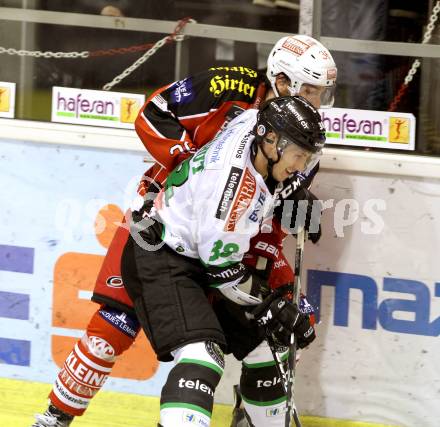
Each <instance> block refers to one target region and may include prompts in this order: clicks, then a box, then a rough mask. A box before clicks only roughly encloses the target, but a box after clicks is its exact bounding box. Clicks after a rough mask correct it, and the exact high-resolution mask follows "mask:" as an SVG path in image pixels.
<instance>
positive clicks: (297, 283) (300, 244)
mask: <svg viewBox="0 0 440 427" xmlns="http://www.w3.org/2000/svg"><path fill="white" fill-rule="evenodd" d="M305 239H306V232H305V230H304V229H301V230H300V231H299V232H298V234H297V236H296V251H295V270H294V272H295V279H294V282H293V292H292V300H293V303H295V304H297V306H299V298H300V289H301V269H302V261H303V253H304V242H305ZM266 339H267V343H268V344H269V348H270V350H271V352H272V356H273V358H274V360H275V362H276V367H277V370H278V374H279V375H280V377H281V379H282V385H283V388H284V392H285V393H286V398H287V400H286V405H287V410H286V423H285V426H286V427H290V421H291V419H290V414H291V413H292V412H293V421H294V422H295V426H296V427H301V422H300V420H299V417H298V411H297V409H296V406H295V405H294V404H293V390H294V387H295V364H296V343H295V336H294V334H292V336H291V344H290V346H289V359H288V366H289V370H288V371H287V372H286V370H285V369H284V363H283V361H282V360H281V358H280V355H279V354H278V352H277V350H276V346H275V343H274V340H273V337H272V335H270V334H268V335H267V337H266Z"/></svg>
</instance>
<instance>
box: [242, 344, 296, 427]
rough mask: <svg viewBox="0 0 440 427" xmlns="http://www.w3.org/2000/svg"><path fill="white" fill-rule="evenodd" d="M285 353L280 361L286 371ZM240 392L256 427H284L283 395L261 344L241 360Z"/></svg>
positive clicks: (284, 395) (274, 369)
mask: <svg viewBox="0 0 440 427" xmlns="http://www.w3.org/2000/svg"><path fill="white" fill-rule="evenodd" d="M287 356H288V351H286V352H284V353H281V354H280V357H281V359H282V360H283V362H284V365H285V368H286V369H287ZM240 390H241V395H242V398H243V406H244V408H245V410H246V413H247V415H248V416H249V418H250V419H251V421H252V425H253V426H255V427H284V425H285V414H286V409H287V406H286V394H285V392H284V389H283V385H282V379H281V378H280V376H279V374H278V370H277V366H276V362H275V361H274V359H273V356H272V353H271V352H270V349H269V348H268V346H267V344H266V343H265V342H264V343H262V344H260V345H259V346H258V347H257V348H256V349H255V350H254V351H252V352H251V353H249V355H248V356H246V357H245V359H244V360H243V365H242V371H241V379H240Z"/></svg>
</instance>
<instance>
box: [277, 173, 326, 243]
mask: <svg viewBox="0 0 440 427" xmlns="http://www.w3.org/2000/svg"><path fill="white" fill-rule="evenodd" d="M278 199H279V205H278V206H277V207H276V208H275V211H274V215H275V217H276V218H277V219H278V220H279V221H280V223H281V225H282V226H283V227H284V228H285V229H287V230H289V231H290V232H291V234H294V235H295V234H297V232H298V229H299V228H301V227H304V229H305V230H306V231H307V232H308V237H309V240H311V241H312V242H313V243H317V242H318V241H319V239H320V238H321V212H322V205H321V202H320V201H319V200H318V198H317V197H316V196H315V195H314V194H313V193H312V192H311V191H309V190H307V188H304V187H302V186H301V187H298V178H295V175H294V176H293V177H291V178H288V179H286V180H285V181H284V182H283V187H282V190H281V191H280V192H279V193H278Z"/></svg>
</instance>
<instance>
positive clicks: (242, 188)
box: [121, 96, 325, 427]
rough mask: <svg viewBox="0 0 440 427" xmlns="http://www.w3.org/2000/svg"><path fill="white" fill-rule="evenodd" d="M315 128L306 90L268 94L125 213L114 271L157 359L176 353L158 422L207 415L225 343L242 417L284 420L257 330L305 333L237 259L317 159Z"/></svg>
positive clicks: (302, 319) (304, 321) (273, 425)
mask: <svg viewBox="0 0 440 427" xmlns="http://www.w3.org/2000/svg"><path fill="white" fill-rule="evenodd" d="M324 135H325V132H324V126H323V124H322V122H321V118H320V115H319V113H318V112H317V111H316V110H315V109H314V107H313V106H312V105H311V104H310V103H308V102H307V101H306V100H305V99H303V98H301V97H297V96H294V97H281V98H275V99H273V100H271V101H269V102H268V103H267V104H266V105H265V106H263V107H262V109H261V111H260V112H258V111H257V110H253V109H251V110H248V111H246V112H244V113H242V114H241V115H240V116H239V117H237V118H236V119H234V120H233V121H232V122H231V123H230V125H229V126H228V127H227V128H226V129H225V130H224V131H223V132H222V133H220V134H219V135H218V136H217V137H216V138H215V139H214V140H213V141H212V142H211V143H209V144H207V145H206V146H205V147H203V148H202V149H201V150H199V151H198V152H197V153H196V154H195V155H193V156H192V157H191V158H188V159H187V160H185V161H184V162H183V163H181V164H180V165H179V166H178V167H177V168H176V169H175V170H174V171H173V172H172V173H171V175H170V176H169V177H168V179H167V181H166V184H165V187H164V189H163V190H162V191H161V192H160V193H159V195H158V197H157V198H156V199H155V201H154V207H153V208H152V209H151V210H149V209H146V208H145V209H141V210H140V211H138V212H135V213H134V214H133V220H134V221H133V226H132V229H131V233H130V234H131V235H130V238H129V240H128V242H127V245H126V247H125V249H124V253H123V256H122V264H121V267H122V276H123V280H124V283H125V285H126V288H127V290H128V292H129V295H130V297H131V298H132V300H133V301H134V306H135V310H136V314H137V316H138V318H139V320H140V322H141V324H142V327H143V329H144V331H145V333H146V335H147V336H148V338H149V340H150V342H151V344H152V346H153V348H154V350H155V352H156V354H157V356H158V358H159V360H161V361H171V360H174V363H175V366H174V367H173V369H172V370H171V371H170V373H169V375H168V378H167V381H166V384H165V385H164V387H163V388H162V392H161V407H160V424H159V425H160V426H162V427H179V426H182V427H184V426H194V425H199V426H206V427H207V426H209V425H210V417H211V412H212V407H213V402H214V393H215V388H216V386H217V384H218V382H219V381H220V378H221V375H222V373H223V370H224V367H225V366H224V356H223V353H224V352H227V353H233V354H234V356H235V357H236V358H237V359H239V360H243V370H242V378H241V386H242V388H243V387H244V388H246V396H251V398H250V399H246V400H245V402H244V405H245V411H246V417H247V422H248V423H249V425H251V426H254V427H263V426H264V427H284V425H285V408H286V396H285V394H284V390H283V387H282V385H281V381H276V380H274V378H278V373H277V370H276V366H275V363H274V361H273V356H272V353H271V351H270V349H269V348H268V346H267V344H266V342H265V337H266V336H267V334H268V333H269V334H271V335H272V336H273V338H274V339H275V341H276V342H277V343H278V344H279V346H280V348H283V346H288V345H289V343H290V336H291V334H292V333H294V334H295V336H296V341H297V343H298V345H299V346H300V347H305V346H307V345H308V344H310V343H311V342H312V341H313V339H314V338H315V332H314V329H313V327H312V326H311V324H310V321H309V318H308V316H307V315H305V314H302V313H301V312H300V311H299V309H298V307H297V306H296V305H295V304H292V303H291V302H290V301H289V300H288V299H287V298H286V297H285V296H283V294H282V293H281V292H270V290H269V289H267V286H265V283H264V282H262V281H261V280H260V278H259V277H258V274H256V272H255V271H251V270H249V269H248V268H246V267H245V266H244V264H242V263H241V261H242V258H243V256H244V254H245V253H246V252H247V250H248V248H249V241H250V239H251V238H252V237H253V236H254V235H256V234H257V233H258V232H259V231H260V228H261V226H262V223H263V221H264V219H265V217H266V216H267V215H268V214H269V213H270V212H271V210H272V207H273V206H274V204H275V202H276V199H277V194H279V193H280V190H281V188H280V187H281V186H282V182H283V181H285V180H286V178H288V177H289V176H291V175H292V174H293V173H295V172H298V171H302V172H306V171H307V170H309V169H311V168H313V166H314V165H315V164H316V162H317V161H318V159H319V156H320V154H321V149H322V147H323V145H324V142H325V136H324ZM262 324H264V327H263V326H261V325H262ZM284 356H285V354H282V355H281V358H283V357H284ZM255 363H257V364H263V365H264V364H265V366H267V369H266V370H261V369H259V370H258V375H259V378H252V375H253V372H252V369H248V368H247V367H248V366H250V365H252V364H255ZM268 382H272V383H273V384H272V383H271V384H270V386H265V387H259V386H258V384H265V385H267V384H268Z"/></svg>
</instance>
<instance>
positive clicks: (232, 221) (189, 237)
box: [155, 110, 273, 266]
mask: <svg viewBox="0 0 440 427" xmlns="http://www.w3.org/2000/svg"><path fill="white" fill-rule="evenodd" d="M256 115H257V110H247V111H246V112H244V113H242V114H241V115H240V116H238V117H237V118H236V119H234V120H233V121H232V122H231V123H230V124H229V125H228V126H227V127H226V129H225V130H223V131H222V132H221V133H220V134H219V135H218V136H217V137H216V138H215V139H214V140H213V141H212V142H211V143H209V144H207V145H206V146H205V147H203V148H202V149H201V150H199V151H198V152H197V153H196V154H195V155H194V156H193V157H191V158H190V159H187V160H185V161H184V162H183V163H182V164H181V165H179V166H178V167H177V168H176V169H175V170H174V171H173V172H172V173H171V175H170V176H169V177H168V179H167V181H166V184H165V187H164V190H162V191H161V193H160V194H159V196H158V198H157V199H156V202H155V209H156V214H157V217H158V219H159V221H161V222H162V224H163V225H164V234H163V240H164V241H165V243H166V244H167V245H168V246H169V247H170V248H172V249H173V250H175V251H176V252H178V253H180V254H182V255H185V256H188V257H191V258H198V259H200V261H201V262H202V263H203V264H205V265H210V266H226V265H229V264H232V263H236V262H239V261H241V259H242V258H243V255H244V254H245V253H246V252H247V251H248V249H249V241H250V239H251V238H252V237H253V236H254V235H256V234H257V233H258V231H259V227H260V225H261V222H262V219H263V217H264V215H265V214H266V213H267V212H268V211H269V210H270V208H271V207H272V204H273V197H272V195H271V194H270V192H269V190H268V188H267V186H266V184H265V182H264V180H263V177H262V176H261V175H260V174H259V173H258V172H257V171H256V170H255V168H254V166H253V164H252V161H251V158H250V148H251V144H252V141H253V139H254V135H253V132H252V130H253V128H254V125H255V123H256Z"/></svg>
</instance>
